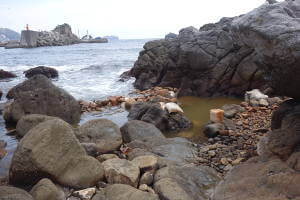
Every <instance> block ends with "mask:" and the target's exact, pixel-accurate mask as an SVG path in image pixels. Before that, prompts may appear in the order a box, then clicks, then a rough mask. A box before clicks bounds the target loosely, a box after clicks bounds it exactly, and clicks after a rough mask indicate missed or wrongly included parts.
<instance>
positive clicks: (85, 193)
mask: <svg viewBox="0 0 300 200" xmlns="http://www.w3.org/2000/svg"><path fill="white" fill-rule="evenodd" d="M95 193H96V188H87V189H84V190H79V191H75V192H73V195H74V196H76V197H79V198H80V199H82V200H90V199H92V197H93V196H94V194H95Z"/></svg>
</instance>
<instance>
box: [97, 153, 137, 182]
mask: <svg viewBox="0 0 300 200" xmlns="http://www.w3.org/2000/svg"><path fill="white" fill-rule="evenodd" d="M102 164H103V167H104V171H105V177H106V180H107V182H108V183H110V184H115V183H120V184H127V185H131V186H133V187H137V186H138V181H139V176H140V169H139V167H138V166H136V165H134V163H132V162H130V161H128V160H125V159H119V158H115V159H110V160H106V161H104V162H103V163H102Z"/></svg>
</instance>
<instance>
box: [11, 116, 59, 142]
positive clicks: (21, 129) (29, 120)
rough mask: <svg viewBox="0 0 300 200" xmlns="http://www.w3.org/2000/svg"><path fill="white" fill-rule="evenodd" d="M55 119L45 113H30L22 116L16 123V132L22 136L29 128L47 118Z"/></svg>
mask: <svg viewBox="0 0 300 200" xmlns="http://www.w3.org/2000/svg"><path fill="white" fill-rule="evenodd" d="M51 119H55V117H50V116H47V115H39V114H30V115H25V116H23V117H22V118H21V119H20V120H19V121H18V123H17V127H16V130H17V134H18V136H20V137H23V136H24V135H25V134H26V133H27V132H28V131H29V130H30V129H31V128H33V127H35V126H36V125H38V124H39V123H42V122H44V121H47V120H51Z"/></svg>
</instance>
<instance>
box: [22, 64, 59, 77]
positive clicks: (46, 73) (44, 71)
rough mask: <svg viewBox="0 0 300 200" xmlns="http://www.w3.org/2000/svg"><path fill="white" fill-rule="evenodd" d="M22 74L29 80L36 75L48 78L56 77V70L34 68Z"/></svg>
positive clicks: (40, 67)
mask: <svg viewBox="0 0 300 200" xmlns="http://www.w3.org/2000/svg"><path fill="white" fill-rule="evenodd" d="M23 73H24V74H25V76H26V78H31V77H33V76H35V75H37V74H42V75H44V76H47V77H48V78H57V77H58V71H57V70H56V69H54V68H51V67H44V66H38V67H34V68H31V69H29V70H26V71H24V72H23Z"/></svg>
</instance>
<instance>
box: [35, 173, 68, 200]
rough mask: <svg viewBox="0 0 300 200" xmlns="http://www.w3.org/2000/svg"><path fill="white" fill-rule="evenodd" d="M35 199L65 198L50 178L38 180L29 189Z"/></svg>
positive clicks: (62, 199)
mask: <svg viewBox="0 0 300 200" xmlns="http://www.w3.org/2000/svg"><path fill="white" fill-rule="evenodd" d="M30 194H31V195H32V197H33V198H34V199H35V200H50V199H51V200H65V199H66V197H65V194H64V192H63V191H62V190H60V188H58V187H57V186H56V185H54V183H52V181H51V180H49V179H47V178H44V179H42V180H40V181H39V182H38V183H37V184H36V185H35V186H34V187H33V188H32V189H31V191H30Z"/></svg>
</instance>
